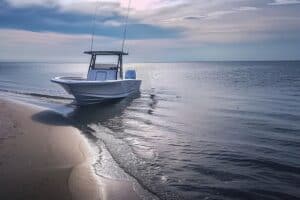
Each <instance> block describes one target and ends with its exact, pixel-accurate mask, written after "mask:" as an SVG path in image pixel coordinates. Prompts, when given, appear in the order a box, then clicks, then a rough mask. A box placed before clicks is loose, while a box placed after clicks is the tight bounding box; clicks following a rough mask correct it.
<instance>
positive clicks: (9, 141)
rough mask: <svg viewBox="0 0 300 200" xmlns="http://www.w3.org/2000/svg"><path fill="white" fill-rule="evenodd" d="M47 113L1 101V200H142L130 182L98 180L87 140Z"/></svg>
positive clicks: (24, 105)
mask: <svg viewBox="0 0 300 200" xmlns="http://www.w3.org/2000/svg"><path fill="white" fill-rule="evenodd" d="M43 112H45V111H44V110H43V109H41V108H39V107H35V106H29V105H26V104H23V103H19V102H12V101H7V100H3V99H2V100H1V99H0V177H1V178H0V199H90V200H93V199H138V197H137V195H136V193H135V192H134V190H133V187H132V184H131V183H127V182H119V181H113V180H108V179H104V178H101V177H98V176H97V177H96V175H95V174H94V171H93V168H92V164H93V161H94V159H95V156H94V153H93V152H92V151H91V148H90V146H89V143H88V141H87V139H86V138H85V137H84V136H83V135H81V133H80V132H79V130H78V129H76V128H74V127H71V126H69V125H68V123H67V121H66V122H63V120H64V119H63V118H62V119H61V120H60V121H61V123H59V124H55V123H52V124H51V123H47V120H44V122H43V121H39V120H38V119H37V118H36V117H34V116H38V115H39V113H43ZM50 118H51V117H49V120H50ZM46 119H47V118H46Z"/></svg>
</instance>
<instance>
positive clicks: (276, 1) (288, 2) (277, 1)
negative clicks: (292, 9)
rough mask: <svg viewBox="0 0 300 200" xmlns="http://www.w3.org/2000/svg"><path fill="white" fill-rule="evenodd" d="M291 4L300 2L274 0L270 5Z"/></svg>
mask: <svg viewBox="0 0 300 200" xmlns="http://www.w3.org/2000/svg"><path fill="white" fill-rule="evenodd" d="M290 4H300V1H299V0H274V2H272V3H269V5H290Z"/></svg>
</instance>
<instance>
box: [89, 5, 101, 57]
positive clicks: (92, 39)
mask: <svg viewBox="0 0 300 200" xmlns="http://www.w3.org/2000/svg"><path fill="white" fill-rule="evenodd" d="M99 4H100V0H97V1H96V7H95V14H94V19H93V30H92V35H91V51H93V47H94V35H95V29H96V18H97V11H98V8H99Z"/></svg>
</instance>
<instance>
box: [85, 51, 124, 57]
mask: <svg viewBox="0 0 300 200" xmlns="http://www.w3.org/2000/svg"><path fill="white" fill-rule="evenodd" d="M84 53H85V54H90V55H103V56H108V55H117V56H123V55H128V53H125V52H123V51H85V52H84Z"/></svg>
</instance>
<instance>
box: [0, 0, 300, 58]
mask: <svg viewBox="0 0 300 200" xmlns="http://www.w3.org/2000/svg"><path fill="white" fill-rule="evenodd" d="M127 7H128V0H85V1H84V0H26V1H25V0H0V60H9V61H10V60H14V61H74V62H79V61H86V60H88V59H89V58H87V56H86V55H84V54H82V52H83V51H85V50H90V48H91V32H92V30H93V22H94V18H95V26H94V27H95V40H94V50H120V49H121V44H122V38H123V31H124V20H125V18H126V13H127V9H128V8H127ZM95 13H96V15H95ZM125 44H126V45H125V50H126V51H128V52H129V54H130V56H129V58H128V60H129V61H131V62H172V61H201V60H204V61H207V60H213V61H215V60H220V61H222V60H300V0H131V7H130V15H129V19H128V32H127V40H126V43H125Z"/></svg>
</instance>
